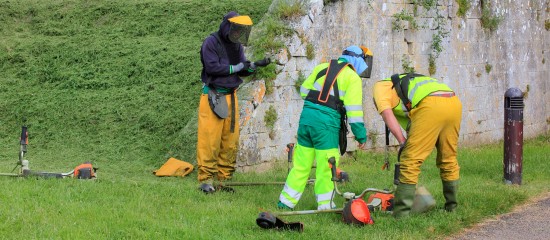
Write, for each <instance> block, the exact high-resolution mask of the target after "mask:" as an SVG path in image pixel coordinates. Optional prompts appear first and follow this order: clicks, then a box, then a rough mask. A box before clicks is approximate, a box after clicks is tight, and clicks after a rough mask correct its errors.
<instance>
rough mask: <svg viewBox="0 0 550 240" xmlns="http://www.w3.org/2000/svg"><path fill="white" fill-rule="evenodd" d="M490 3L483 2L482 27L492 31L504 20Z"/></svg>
mask: <svg viewBox="0 0 550 240" xmlns="http://www.w3.org/2000/svg"><path fill="white" fill-rule="evenodd" d="M490 5H491V4H490V3H489V2H486V1H482V2H481V27H483V28H485V29H488V30H489V31H491V32H492V31H495V30H497V28H498V25H499V24H500V22H501V21H502V17H499V16H497V15H495V14H494V13H493V12H492V10H491V6H490Z"/></svg>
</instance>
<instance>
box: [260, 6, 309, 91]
mask: <svg viewBox="0 0 550 240" xmlns="http://www.w3.org/2000/svg"><path fill="white" fill-rule="evenodd" d="M273 4H274V7H273V9H272V10H271V12H268V13H266V14H265V16H264V17H263V19H262V22H260V23H259V24H258V25H257V26H255V29H254V31H253V33H252V34H251V36H250V38H251V46H252V56H253V58H254V59H259V58H263V56H265V55H266V54H268V55H274V54H276V53H277V52H278V51H279V50H280V49H285V48H286V46H285V45H284V42H283V39H284V38H285V37H289V36H291V35H292V34H293V33H294V31H293V30H292V28H290V27H289V26H288V24H286V23H285V21H284V20H285V19H286V20H288V19H290V18H292V17H296V16H298V15H300V14H305V4H304V3H302V1H299V0H276V1H275V2H274V3H273ZM254 75H255V76H254V77H255V78H257V79H264V80H265V85H266V94H271V93H273V80H274V79H275V77H277V73H276V65H275V64H270V65H268V66H267V67H264V68H260V69H259V70H258V71H257V73H256V74H254Z"/></svg>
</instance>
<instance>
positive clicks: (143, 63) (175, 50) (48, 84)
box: [0, 0, 271, 166]
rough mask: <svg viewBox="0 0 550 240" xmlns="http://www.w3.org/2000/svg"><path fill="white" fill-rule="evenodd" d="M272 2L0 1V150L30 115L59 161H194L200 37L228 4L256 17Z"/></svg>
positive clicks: (39, 146)
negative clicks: (173, 158) (169, 158)
mask: <svg viewBox="0 0 550 240" xmlns="http://www.w3.org/2000/svg"><path fill="white" fill-rule="evenodd" d="M270 4H271V1H267V0H261V1H255V2H254V4H250V1H242V0H239V1H237V0H233V1H215V2H210V1H201V0H185V1H184V0H179V1H168V0H160V1H158V0H142V1H134V0H126V1H107V0H98V1H79V0H68V1H62V0H52V1H33V0H21V1H0V26H2V27H0V72H1V73H2V74H0V116H2V117H1V118H0V146H1V147H0V152H1V153H4V152H9V150H8V149H7V146H9V145H10V143H13V141H14V137H15V136H17V135H18V132H19V131H20V127H21V126H22V125H27V126H28V127H29V133H30V135H31V142H32V144H33V145H34V150H35V152H36V153H38V154H39V155H47V154H58V153H59V152H63V153H64V155H65V156H59V157H58V158H57V159H56V160H55V161H60V162H61V161H63V162H64V163H67V162H68V161H70V162H71V164H72V163H73V161H75V162H76V161H82V160H85V159H91V160H97V161H106V162H110V161H128V162H135V161H138V162H142V163H147V164H149V166H151V165H153V164H158V163H159V162H163V161H164V160H165V159H167V157H169V156H173V157H177V158H182V159H185V160H187V161H190V162H194V161H195V160H194V159H195V142H196V118H197V117H196V114H197V113H196V112H197V106H198V98H199V94H200V88H201V86H202V83H201V81H200V71H201V64H200V59H199V49H200V46H201V44H202V41H203V39H204V38H206V37H207V36H208V35H209V34H210V33H211V32H214V31H216V30H217V29H218V27H219V24H220V21H221V19H222V17H223V15H224V14H225V13H227V12H228V11H231V10H234V9H238V11H239V12H240V13H241V14H248V15H250V16H251V18H252V19H253V21H254V22H255V23H259V22H260V19H261V18H262V16H263V15H264V14H265V13H266V12H267V9H268V7H269V6H270ZM68 152H70V153H74V154H75V155H73V156H70V155H67V153H68ZM1 153H0V154H1Z"/></svg>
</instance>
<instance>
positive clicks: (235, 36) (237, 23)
mask: <svg viewBox="0 0 550 240" xmlns="http://www.w3.org/2000/svg"><path fill="white" fill-rule="evenodd" d="M229 22H230V23H231V25H230V27H229V35H228V38H229V41H231V42H233V43H240V44H243V45H246V44H247V43H248V36H249V35H250V30H252V19H250V17H249V16H236V17H232V18H230V19H229Z"/></svg>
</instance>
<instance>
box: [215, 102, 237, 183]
mask: <svg viewBox="0 0 550 240" xmlns="http://www.w3.org/2000/svg"><path fill="white" fill-rule="evenodd" d="M226 101H227V107H228V109H229V115H228V116H227V118H226V119H224V123H223V129H222V142H221V147H220V155H219V157H218V179H219V180H220V181H223V180H226V179H231V177H232V176H233V172H235V163H236V161H237V150H238V147H239V117H240V116H239V103H238V99H237V94H236V93H235V129H234V131H233V132H231V114H232V113H231V95H226Z"/></svg>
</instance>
